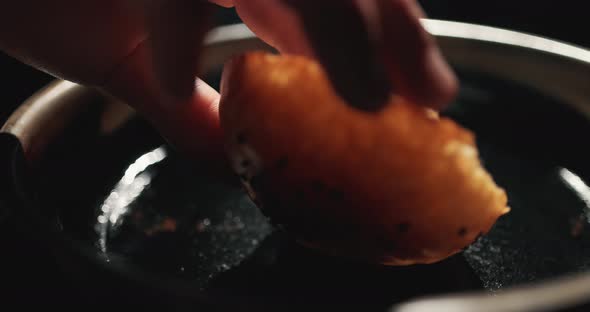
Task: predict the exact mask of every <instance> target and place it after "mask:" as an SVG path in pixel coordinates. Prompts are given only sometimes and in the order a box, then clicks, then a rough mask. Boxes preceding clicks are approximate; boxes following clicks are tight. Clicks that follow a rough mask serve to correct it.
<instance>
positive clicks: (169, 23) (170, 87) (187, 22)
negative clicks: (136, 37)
mask: <svg viewBox="0 0 590 312" xmlns="http://www.w3.org/2000/svg"><path fill="white" fill-rule="evenodd" d="M210 10H211V4H209V3H207V2H205V1H199V0H151V1H147V2H146V22H147V28H148V32H149V34H150V37H149V44H150V47H151V51H152V60H153V63H154V66H153V69H154V71H155V73H156V77H157V78H158V81H159V83H160V84H161V85H162V88H163V89H162V91H164V92H165V93H166V94H165V95H167V96H170V97H174V98H178V99H186V98H190V97H191V96H192V95H193V93H194V91H195V88H194V83H195V75H196V72H197V70H198V65H199V63H198V60H199V51H200V48H201V45H202V40H203V38H204V36H205V34H206V33H207V31H208V30H209V26H210V18H209V16H210V14H209V11H210Z"/></svg>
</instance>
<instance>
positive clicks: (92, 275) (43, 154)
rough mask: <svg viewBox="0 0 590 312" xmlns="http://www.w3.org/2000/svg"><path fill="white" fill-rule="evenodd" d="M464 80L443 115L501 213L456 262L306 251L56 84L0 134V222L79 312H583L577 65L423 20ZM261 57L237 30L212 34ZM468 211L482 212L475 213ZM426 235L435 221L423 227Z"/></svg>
mask: <svg viewBox="0 0 590 312" xmlns="http://www.w3.org/2000/svg"><path fill="white" fill-rule="evenodd" d="M423 23H424V25H425V27H426V28H427V30H428V31H429V32H430V33H432V34H433V35H434V36H435V37H436V38H437V40H438V41H439V44H440V45H441V47H442V50H443V53H444V54H445V56H446V57H447V58H448V60H449V61H450V63H451V64H452V66H453V67H454V69H455V70H456V71H457V73H458V75H459V78H460V80H461V91H460V94H459V96H458V98H457V100H456V101H455V102H454V103H453V104H452V105H451V107H450V108H449V109H448V110H446V111H444V112H443V114H445V115H447V116H449V117H451V118H453V119H455V120H456V121H457V122H459V123H461V124H462V125H464V126H465V127H467V128H470V129H472V130H473V131H474V132H475V133H476V134H477V143H478V146H479V148H480V150H481V157H482V160H483V163H484V165H485V166H486V167H487V168H488V170H489V171H490V172H491V173H492V174H493V176H494V178H495V179H496V180H497V182H498V184H500V185H501V186H503V187H504V188H505V189H506V190H507V193H508V195H509V201H510V203H509V204H510V206H511V207H512V211H511V213H510V214H508V215H506V216H504V217H502V218H501V219H500V220H499V221H498V223H497V224H496V225H495V226H494V228H493V229H492V231H491V232H490V233H489V234H487V235H485V236H483V237H481V238H479V239H478V240H477V241H476V242H475V243H474V244H473V245H471V246H469V247H468V248H466V249H465V250H464V251H463V252H462V253H460V254H458V255H456V256H453V257H451V258H449V259H447V260H444V261H441V262H439V263H436V264H432V265H414V266H408V267H383V266H379V265H370V264H365V263H355V262H351V261H348V260H345V259H340V258H332V257H328V256H325V255H320V254H316V253H315V252H313V251H311V250H307V249H305V248H302V247H300V246H298V245H296V244H294V243H292V242H291V241H289V240H288V239H286V238H285V237H284V235H283V234H282V233H281V232H280V231H278V230H276V229H274V228H273V227H272V226H271V225H269V223H268V222H267V220H266V219H265V218H264V217H263V216H262V215H261V214H260V212H259V211H258V210H257V209H256V207H255V206H254V205H253V204H252V203H250V201H249V200H248V199H247V196H246V195H245V193H244V192H243V191H242V190H241V189H240V188H239V187H237V185H235V184H231V183H226V182H223V181H214V180H211V179H209V178H207V177H206V176H205V175H202V174H201V170H202V169H203V168H204V167H206V166H207V164H206V163H201V162H199V160H198V159H185V158H183V155H180V154H178V153H176V151H175V150H174V148H173V147H170V146H169V145H168V144H167V143H166V142H165V141H164V140H163V139H162V138H161V137H160V136H159V135H158V133H157V132H156V131H154V129H153V128H151V126H150V125H149V124H148V123H146V122H145V121H144V120H143V119H141V118H140V117H138V116H137V115H135V114H134V111H133V110H131V109H130V108H129V107H128V106H127V105H126V104H125V103H121V102H120V101H117V100H116V99H113V98H112V97H110V96H108V95H106V94H103V93H101V92H100V91H98V90H95V89H93V88H88V87H83V86H80V85H77V84H74V83H71V82H68V81H60V80H58V81H55V82H53V83H51V84H50V85H48V86H46V87H45V88H43V89H42V90H40V91H39V92H37V93H36V94H34V95H33V96H31V97H30V98H29V99H28V100H27V101H26V102H25V103H23V104H22V105H21V106H20V108H19V109H18V110H17V111H15V112H14V114H13V115H12V116H11V117H10V119H9V120H8V121H7V122H6V124H5V125H4V127H3V128H2V133H1V134H0V152H1V153H0V155H2V158H1V159H0V160H1V161H0V165H1V166H3V170H5V171H4V172H7V173H9V174H3V176H2V181H1V182H2V183H3V184H2V186H3V188H2V189H3V196H5V197H6V198H11V200H12V201H13V203H14V204H13V205H10V206H8V207H5V208H4V211H2V214H0V220H1V221H0V222H13V223H15V224H17V225H18V227H19V228H20V229H21V231H22V232H24V233H27V234H28V235H30V236H33V237H35V238H36V239H38V240H40V241H42V242H43V243H44V244H45V245H46V246H49V247H50V248H51V251H52V255H53V257H55V259H57V262H58V263H59V264H60V267H61V271H60V272H61V274H62V275H63V276H64V277H67V280H68V283H69V285H71V286H72V287H70V288H69V290H68V292H67V293H63V296H64V297H65V296H67V297H68V298H69V300H73V301H79V302H81V303H82V302H84V304H85V309H86V307H88V309H90V308H96V309H97V310H102V309H105V308H109V309H113V308H122V307H130V308H134V309H137V308H140V307H141V308H142V309H144V310H154V311H155V310H161V309H165V310H172V311H189V310H190V311H195V310H216V311H217V310H219V311H227V310H235V309H239V310H241V311H243V310H246V311H249V310H253V311H254V310H255V311H266V310H268V311H291V310H292V311H300V310H322V311H326V310H327V311H332V310H345V311H403V312H408V311H500V312H508V311H574V310H576V311H578V310H579V311H585V310H586V309H587V308H589V307H590V305H588V303H589V302H590V273H587V267H588V266H589V264H590V232H589V231H588V230H586V228H587V226H588V218H589V215H588V212H589V211H588V207H589V206H588V205H590V187H588V185H587V184H586V182H585V181H589V180H588V179H590V165H589V164H588V159H590V148H589V146H588V144H587V143H586V134H587V133H590V120H589V119H588V118H589V117H590V88H589V86H590V52H589V51H586V50H584V49H582V48H579V47H575V46H572V45H569V44H565V43H561V42H556V41H553V40H550V39H545V38H540V37H537V36H533V35H528V34H523V33H519V32H514V31H510V30H504V29H497V28H491V27H486V26H482V25H473V24H464V23H457V22H452V21H441V20H423ZM253 49H264V50H268V51H272V49H271V48H270V47H268V46H266V45H265V44H264V43H262V42H261V41H260V40H258V39H257V38H256V37H255V36H254V35H253V34H252V33H251V32H250V31H249V30H248V29H247V28H246V27H245V26H244V25H242V24H237V25H230V26H223V27H220V28H218V29H215V30H214V31H212V32H211V34H210V35H209V36H208V38H207V44H206V51H205V53H204V64H205V68H206V70H205V71H204V72H203V73H202V74H203V76H204V77H206V80H207V81H208V82H210V83H212V84H213V85H216V83H217V82H218V80H219V69H220V67H221V65H222V64H223V62H224V61H225V60H227V59H228V58H229V57H230V56H231V55H233V54H235V53H239V52H243V51H248V50H253ZM474 209H477V207H474ZM433 222H434V221H433Z"/></svg>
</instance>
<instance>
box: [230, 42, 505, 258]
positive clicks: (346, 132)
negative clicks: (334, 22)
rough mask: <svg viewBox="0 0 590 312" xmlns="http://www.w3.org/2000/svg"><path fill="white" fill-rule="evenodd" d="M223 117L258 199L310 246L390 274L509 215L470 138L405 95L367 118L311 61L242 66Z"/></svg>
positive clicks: (260, 59)
mask: <svg viewBox="0 0 590 312" xmlns="http://www.w3.org/2000/svg"><path fill="white" fill-rule="evenodd" d="M220 114H221V125H222V128H223V131H224V135H225V143H226V146H227V152H228V155H229V158H230V160H231V162H232V164H233V167H234V169H235V171H236V173H237V174H239V175H240V177H241V178H242V181H243V182H244V185H245V187H246V189H247V190H248V192H249V194H250V196H251V198H252V199H253V200H254V202H255V203H256V204H257V205H258V206H259V207H260V209H261V210H262V211H263V212H264V213H265V214H266V215H267V216H269V217H270V218H271V220H272V221H273V222H274V223H275V224H277V225H279V226H280V227H282V228H284V229H285V230H286V232H287V233H289V234H290V235H292V236H293V237H294V238H295V239H296V240H297V241H298V242H300V243H301V244H303V245H305V246H309V247H312V248H317V249H318V250H321V251H323V252H326V253H329V254H332V255H338V256H345V257H351V258H356V259H361V260H363V261H369V262H379V263H383V264H388V265H409V264H418V263H432V262H437V261H440V260H442V259H444V258H446V257H449V256H451V255H453V254H455V253H457V252H459V251H460V250H462V249H463V248H465V247H466V246H468V245H469V244H470V243H472V242H473V241H474V240H475V239H476V238H477V237H478V236H480V235H482V234H485V233H487V232H488V231H489V230H490V228H491V227H492V226H493V225H494V223H495V222H496V220H497V219H498V218H499V217H500V216H501V215H503V214H505V213H507V212H508V211H509V208H508V207H507V197H506V194H505V192H504V191H503V190H502V189H501V188H499V187H498V186H497V185H496V184H495V182H494V181H493V179H492V177H491V176H490V175H489V174H488V173H487V171H486V170H485V169H484V168H483V167H482V166H481V164H480V161H479V157H478V151H477V148H476V145H475V140H474V135H473V134H472V133H471V132H469V131H468V130H466V129H463V128H461V127H460V126H459V125H457V124H456V123H455V122H453V121H452V120H450V119H446V118H440V117H439V116H438V114H437V113H436V112H433V111H431V110H429V109H426V108H423V107H418V106H416V105H413V104H411V103H408V102H406V101H405V100H404V99H402V98H401V97H397V96H392V98H391V101H390V102H389V103H388V104H387V106H386V107H385V108H383V109H382V110H381V111H379V112H376V113H375V112H365V111H361V110H357V109H355V108H353V107H351V106H349V105H347V104H346V103H344V102H343V100H342V99H341V98H340V97H339V96H338V95H336V94H335V92H334V91H333V89H332V88H331V85H330V83H329V81H328V80H327V77H326V75H325V74H324V72H323V71H322V69H321V67H320V66H319V65H318V64H317V63H315V62H314V61H311V60H309V59H306V58H303V57H298V56H278V55H272V54H267V53H264V52H252V53H247V54H243V55H240V56H238V57H236V58H234V59H233V60H231V61H230V62H229V63H228V64H227V66H226V68H225V71H224V74H223V81H222V99H221V103H220Z"/></svg>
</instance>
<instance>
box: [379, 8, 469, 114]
mask: <svg viewBox="0 0 590 312" xmlns="http://www.w3.org/2000/svg"><path fill="white" fill-rule="evenodd" d="M376 4H377V5H376V6H377V10H376V11H375V12H377V14H378V15H379V16H374V17H371V16H369V18H373V19H375V20H378V21H380V22H379V29H380V37H381V38H380V40H379V43H378V44H379V51H380V53H381V58H382V59H383V60H384V64H385V65H386V67H387V71H388V72H389V74H390V77H391V80H392V82H393V85H394V86H395V88H396V90H397V92H399V93H400V94H403V95H404V96H406V97H407V98H409V99H410V100H411V101H413V102H415V103H418V104H422V105H426V106H430V107H433V108H436V109H442V108H444V107H445V106H446V105H447V104H448V103H449V102H450V101H451V100H452V99H453V98H454V96H455V94H456V92H457V88H458V87H457V85H458V83H457V79H456V77H455V75H454V73H453V71H452V70H451V68H450V66H449V65H448V64H447V62H446V61H445V59H444V58H443V56H442V54H441V52H440V50H439V48H438V46H437V45H436V42H435V40H434V39H433V38H432V36H431V35H430V34H428V33H427V32H426V30H425V29H424V28H423V27H422V24H421V23H420V20H419V19H420V18H422V17H424V13H423V11H422V9H421V8H420V7H419V6H418V4H417V3H416V2H415V1H413V0H377V1H376Z"/></svg>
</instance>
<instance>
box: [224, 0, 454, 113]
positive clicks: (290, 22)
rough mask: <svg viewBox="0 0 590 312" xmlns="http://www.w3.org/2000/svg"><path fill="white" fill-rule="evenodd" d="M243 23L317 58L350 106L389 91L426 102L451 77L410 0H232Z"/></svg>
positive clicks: (444, 99)
mask: <svg viewBox="0 0 590 312" xmlns="http://www.w3.org/2000/svg"><path fill="white" fill-rule="evenodd" d="M234 3H235V6H236V9H237V11H238V13H239V14H240V16H241V17H242V19H243V20H244V22H246V24H248V26H249V27H250V28H251V29H252V30H253V31H254V32H255V33H256V34H257V35H258V36H259V37H261V38H262V39H263V40H265V41H267V42H268V43H270V44H271V45H273V46H275V47H276V48H278V49H279V51H281V52H283V53H296V54H302V55H308V56H313V57H315V58H317V59H318V60H319V61H320V62H321V63H322V65H323V66H324V67H325V69H326V70H327V72H328V75H329V77H330V79H331V80H332V82H333V86H334V88H335V90H336V91H337V92H338V93H339V94H340V95H341V96H342V97H343V98H344V99H345V100H347V101H348V102H349V103H350V104H352V105H354V106H356V107H360V108H364V109H368V110H374V109H377V108H378V107H379V105H380V104H382V102H383V99H384V98H387V97H388V96H389V95H390V93H392V92H393V93H397V94H399V95H402V96H404V97H407V98H408V99H410V100H411V101H413V102H415V103H417V104H421V105H426V106H429V107H433V108H442V107H444V106H445V105H446V104H448V103H449V102H450V101H451V100H452V98H453V97H454V95H455V93H456V89H457V80H456V78H455V76H454V74H453V72H452V71H451V69H450V68H449V66H448V65H447V63H446V62H445V60H444V58H443V57H442V56H441V53H440V51H439V49H438V47H437V45H436V42H435V41H434V40H433V38H431V36H430V35H429V34H428V33H427V32H426V31H425V30H424V28H423V27H422V25H421V24H420V21H419V18H422V17H424V12H423V11H422V9H421V8H420V7H419V6H418V5H417V3H416V2H415V1H413V0H356V1H354V0H321V1H318V0H235V1H234Z"/></svg>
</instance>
